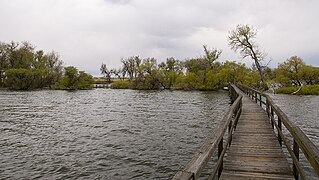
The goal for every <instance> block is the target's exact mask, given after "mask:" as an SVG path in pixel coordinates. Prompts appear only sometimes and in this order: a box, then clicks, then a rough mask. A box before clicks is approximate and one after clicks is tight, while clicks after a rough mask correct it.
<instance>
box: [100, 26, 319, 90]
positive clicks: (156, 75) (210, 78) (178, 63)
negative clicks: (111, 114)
mask: <svg viewBox="0 0 319 180" xmlns="http://www.w3.org/2000/svg"><path fill="white" fill-rule="evenodd" d="M256 35H257V31H256V30H255V29H253V28H252V27H251V26H249V25H237V27H236V28H235V29H234V30H232V31H230V33H229V36H228V43H229V46H230V48H231V49H232V50H234V51H235V52H239V53H240V55H241V56H242V58H251V59H252V60H253V66H252V67H251V68H247V67H246V66H245V64H242V63H238V62H235V61H226V62H223V63H221V62H218V61H217V60H218V59H219V58H220V55H221V54H222V51H221V50H218V49H216V48H213V49H208V48H207V46H206V45H204V46H203V55H202V56H201V57H199V58H190V59H186V60H178V59H175V58H173V57H171V58H167V59H166V62H161V63H159V64H157V60H156V59H155V58H153V57H150V58H144V59H143V58H140V57H139V56H132V57H128V58H124V59H122V60H121V62H122V67H121V68H118V69H116V68H108V67H107V66H106V64H104V63H102V65H101V67H100V71H101V74H103V76H104V77H105V78H106V79H107V81H109V82H111V77H116V78H117V79H118V81H114V82H113V83H112V87H113V88H131V89H161V88H163V89H184V90H215V89H219V88H221V87H223V86H226V85H227V84H228V83H229V82H231V83H241V84H245V85H248V86H251V87H255V88H258V89H262V90H267V89H268V87H269V86H273V85H274V84H279V85H281V86H301V85H308V84H309V85H313V84H318V83H319V70H318V69H319V68H318V67H314V66H311V65H306V64H305V63H304V61H303V60H302V59H301V58H300V57H297V56H293V57H291V58H289V59H287V60H286V61H284V62H283V63H280V64H279V65H278V67H277V68H274V69H272V68H269V67H268V66H267V64H268V63H266V62H265V60H266V54H265V53H264V52H263V51H262V49H261V48H260V47H259V45H258V44H257V43H256V41H255V38H256Z"/></svg>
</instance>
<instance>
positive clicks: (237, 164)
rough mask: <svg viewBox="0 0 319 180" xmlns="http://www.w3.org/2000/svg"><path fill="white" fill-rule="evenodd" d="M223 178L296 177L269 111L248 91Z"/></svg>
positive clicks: (225, 163)
mask: <svg viewBox="0 0 319 180" xmlns="http://www.w3.org/2000/svg"><path fill="white" fill-rule="evenodd" d="M220 179H227V180H228V179H236V180H238V179H295V178H294V176H293V172H292V170H291V168H290V167H289V164H288V161H287V159H286V157H285V155H284V153H283V150H282V148H281V147H280V145H279V142H278V139H277V136H276V134H275V132H274V130H273V128H272V126H271V124H270V121H269V118H268V116H267V113H266V112H265V111H264V110H263V109H262V108H261V107H260V106H258V105H257V104H256V103H255V102H254V101H253V100H252V99H250V98H249V97H248V96H247V95H244V94H243V99H242V113H241V116H240V118H239V121H238V124H237V127H236V130H235V131H234V134H233V140H232V143H231V146H230V148H229V150H228V151H227V156H226V158H225V161H224V168H223V171H222V174H221V176H220Z"/></svg>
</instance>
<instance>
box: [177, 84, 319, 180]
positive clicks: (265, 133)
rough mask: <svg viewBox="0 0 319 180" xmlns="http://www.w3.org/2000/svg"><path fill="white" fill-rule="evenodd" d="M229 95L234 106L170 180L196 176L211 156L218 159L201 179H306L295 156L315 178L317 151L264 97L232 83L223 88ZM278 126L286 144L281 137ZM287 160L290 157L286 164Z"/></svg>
mask: <svg viewBox="0 0 319 180" xmlns="http://www.w3.org/2000/svg"><path fill="white" fill-rule="evenodd" d="M229 92H230V95H231V98H232V100H233V101H234V103H233V104H232V106H231V107H230V109H229V110H228V112H227V113H226V115H225V116H224V117H223V119H222V120H221V123H220V124H219V126H218V127H217V129H215V130H213V131H212V132H211V133H210V134H209V135H208V137H207V138H206V140H205V141H204V143H203V145H202V146H201V148H200V149H199V150H198V151H197V152H196V153H195V154H194V155H193V157H192V158H191V160H190V161H189V162H188V163H187V164H186V165H185V167H184V168H183V169H181V170H180V171H178V172H177V173H176V174H175V176H174V177H173V179H183V180H184V179H197V178H199V177H200V175H201V173H202V171H203V169H204V168H205V167H206V165H207V163H208V162H209V161H211V159H212V156H213V155H215V154H217V156H218V160H217V162H215V164H214V167H213V169H212V170H211V172H210V176H209V177H207V179H215V178H219V179H236V180H237V179H299V178H301V179H307V176H306V174H305V172H304V169H303V168H302V166H301V165H300V163H299V153H303V154H304V156H305V157H306V158H307V160H308V162H309V163H310V165H311V166H312V168H313V170H314V172H316V173H317V175H318V176H319V150H318V148H317V147H316V146H315V145H314V144H313V143H312V142H311V141H310V140H309V138H308V137H307V136H306V135H305V134H304V133H303V132H302V131H301V130H300V128H298V127H297V126H295V125H294V124H293V123H292V122H290V121H289V119H288V117H287V116H286V115H285V114H284V113H283V112H282V111H281V110H280V108H279V107H278V106H276V105H275V104H274V102H273V101H272V100H271V98H270V97H269V96H268V95H266V94H263V93H260V92H258V91H256V90H254V89H251V88H248V87H245V86H239V87H237V86H235V85H230V86H229ZM283 128H285V129H286V130H287V131H288V132H289V133H290V136H291V137H292V139H291V140H290V139H289V137H288V136H285V135H284V134H283V132H282V130H283ZM283 147H285V148H286V149H287V151H288V153H289V156H288V155H286V154H285V153H284V152H283ZM300 150H301V151H300ZM288 158H291V159H292V166H290V165H289V163H288Z"/></svg>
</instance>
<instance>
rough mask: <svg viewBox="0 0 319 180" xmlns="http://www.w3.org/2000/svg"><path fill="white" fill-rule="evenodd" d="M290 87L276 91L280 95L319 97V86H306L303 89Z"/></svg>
mask: <svg viewBox="0 0 319 180" xmlns="http://www.w3.org/2000/svg"><path fill="white" fill-rule="evenodd" d="M299 88H300V87H296V86H290V87H282V88H278V89H276V90H275V92H276V93H278V94H297V95H319V84H315V85H304V86H302V87H301V89H300V91H298V90H299Z"/></svg>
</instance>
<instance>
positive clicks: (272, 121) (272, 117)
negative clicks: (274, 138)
mask: <svg viewBox="0 0 319 180" xmlns="http://www.w3.org/2000/svg"><path fill="white" fill-rule="evenodd" d="M270 113H271V126H272V128H274V121H275V115H274V109H273V107H272V106H271V111H270Z"/></svg>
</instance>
